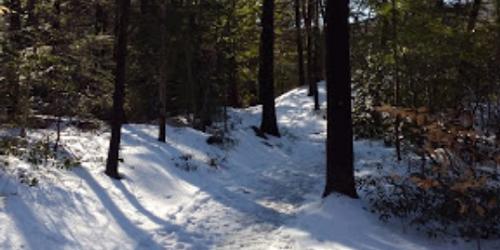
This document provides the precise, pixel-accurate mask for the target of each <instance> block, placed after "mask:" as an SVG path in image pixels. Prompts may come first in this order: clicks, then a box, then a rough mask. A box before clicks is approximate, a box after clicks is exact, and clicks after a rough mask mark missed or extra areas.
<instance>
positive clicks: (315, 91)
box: [311, 0, 321, 110]
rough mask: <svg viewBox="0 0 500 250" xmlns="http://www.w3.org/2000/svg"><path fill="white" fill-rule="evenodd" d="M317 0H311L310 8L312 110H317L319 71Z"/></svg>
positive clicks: (318, 107)
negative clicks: (312, 44) (311, 31)
mask: <svg viewBox="0 0 500 250" xmlns="http://www.w3.org/2000/svg"><path fill="white" fill-rule="evenodd" d="M318 2H319V0H313V2H312V5H313V6H312V8H311V10H313V11H312V13H311V15H312V17H311V18H314V28H313V35H314V52H313V53H314V54H313V60H314V61H313V66H312V68H313V85H312V87H313V96H314V110H319V109H320V106H319V92H318V82H319V80H320V74H321V73H320V72H321V62H320V60H321V30H320V28H319V5H318Z"/></svg>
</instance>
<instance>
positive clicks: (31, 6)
mask: <svg viewBox="0 0 500 250" xmlns="http://www.w3.org/2000/svg"><path fill="white" fill-rule="evenodd" d="M35 7H36V0H28V3H27V5H26V12H27V14H28V20H27V25H28V26H31V27H34V26H36V25H37V24H38V19H37V16H36V11H35Z"/></svg>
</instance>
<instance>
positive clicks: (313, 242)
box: [0, 84, 500, 250]
mask: <svg viewBox="0 0 500 250" xmlns="http://www.w3.org/2000/svg"><path fill="white" fill-rule="evenodd" d="M320 87H321V88H320V97H321V98H320V101H321V102H322V103H323V104H324V102H325V100H324V99H325V95H324V94H325V91H324V84H321V85H320ZM276 105H277V115H278V122H279V124H280V130H281V133H282V137H281V138H274V137H272V138H269V139H268V140H264V139H262V138H259V137H257V136H255V134H254V131H253V130H252V128H251V126H256V125H258V124H259V122H260V107H251V108H248V109H244V110H233V109H230V110H229V114H230V116H231V119H230V120H231V122H232V123H233V124H231V127H232V130H231V131H232V132H231V135H230V136H231V138H233V139H234V140H235V144H234V145H233V146H231V147H229V148H224V149H223V148H220V147H217V146H213V145H208V144H207V143H206V139H207V138H208V135H207V134H204V133H202V132H199V131H196V130H193V129H190V128H174V127H168V128H167V143H165V144H164V143H159V142H157V141H156V133H157V127H156V126H152V125H126V126H124V127H123V130H122V132H123V137H122V145H121V155H122V157H123V158H124V162H123V163H121V164H120V172H121V173H122V174H124V176H125V179H123V180H121V181H114V180H111V179H109V178H108V177H107V176H106V175H105V174H104V173H103V169H104V165H105V159H106V152H107V147H108V142H109V133H82V132H81V131H76V130H72V129H68V130H65V131H63V133H62V145H63V148H64V149H65V150H66V151H68V152H69V153H70V154H71V155H74V156H77V157H78V158H79V159H80V162H81V167H78V168H76V169H73V170H71V171H60V170H56V169H53V168H46V167H42V168H41V169H40V171H37V170H36V169H34V168H33V167H32V166H30V165H29V164H28V163H26V162H23V161H20V160H18V159H15V158H12V159H10V161H11V164H10V166H14V167H13V170H9V171H11V172H9V171H7V172H3V171H0V173H1V175H0V249H16V250H17V249H36V250H45V249H47V250H53V249H56V250H57V249H71V250H73V249H99V250H100V249H106V250H107V249H120V250H122V249H124V250H128V249H139V250H142V249H145V250H146V249H147V250H150V249H167V250H188V249H192V250H209V249H222V250H236V249H246V250H278V249H296V250H320V249H321V250H353V249H361V250H364V249H367V250H414V249H423V250H431V249H439V250H442V249H450V250H451V249H453V250H455V249H457V250H458V249H460V250H462V249H471V244H470V243H463V242H459V243H458V244H456V243H449V242H445V241H437V240H429V239H427V238H425V236H424V237H422V236H421V235H418V234H416V233H413V234H406V233H405V232H404V231H403V230H401V229H400V228H394V227H390V226H388V225H385V224H382V223H380V222H379V221H378V220H377V218H376V216H374V215H372V214H370V213H369V212H367V211H366V210H365V209H364V208H363V207H364V205H365V204H364V203H363V202H362V201H352V200H348V199H345V198H342V197H335V196H333V197H330V198H329V199H326V200H321V199H320V194H321V191H322V187H323V183H324V179H323V178H324V171H325V170H324V166H325V137H326V133H325V130H326V122H325V120H324V119H323V114H321V113H315V112H313V110H312V109H313V103H312V100H311V99H310V98H309V97H307V89H306V88H299V89H296V90H293V91H290V92H289V93H286V94H284V95H282V96H281V97H279V98H277V99H276ZM45 132H46V131H41V132H36V131H33V132H30V135H31V136H33V137H39V138H45V137H46V134H44V133H45ZM355 152H356V161H357V163H356V167H357V168H358V170H360V171H359V172H358V173H357V174H358V175H363V174H371V170H370V166H374V165H377V164H378V165H380V166H384V165H389V164H393V162H394V161H393V152H392V149H387V148H384V147H383V146H382V144H380V143H372V142H368V141H358V142H355ZM365 167H366V168H365ZM21 170H22V171H27V172H28V173H32V174H34V175H35V176H36V177H37V178H39V180H40V183H39V185H38V186H37V187H33V188H30V187H28V186H27V185H23V184H20V183H19V181H18V180H17V179H16V173H17V172H15V171H21ZM499 245H500V242H492V243H491V244H490V245H486V246H485V247H484V248H483V249H488V250H489V249H500V248H499ZM488 246H492V247H490V248H488Z"/></svg>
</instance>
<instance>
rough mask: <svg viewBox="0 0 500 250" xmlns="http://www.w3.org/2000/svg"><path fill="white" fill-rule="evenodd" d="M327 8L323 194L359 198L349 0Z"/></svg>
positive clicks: (331, 3)
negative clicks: (325, 161)
mask: <svg viewBox="0 0 500 250" xmlns="http://www.w3.org/2000/svg"><path fill="white" fill-rule="evenodd" d="M326 9H327V10H326V66H327V67H326V68H327V69H326V70H327V82H328V83H327V84H328V93H327V99H328V111H327V113H328V114H327V116H328V125H327V133H328V134H327V171H326V186H325V191H324V193H323V197H326V196H328V195H330V194H331V193H332V192H339V193H341V194H345V195H347V196H349V197H352V198H357V197H358V195H357V193H356V188H355V183H354V167H353V164H354V163H353V161H354V157H353V142H352V116H351V72H350V71H351V67H350V52H349V49H350V48H349V24H348V20H349V0H328V2H327V7H326Z"/></svg>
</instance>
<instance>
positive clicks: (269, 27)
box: [259, 0, 280, 136]
mask: <svg viewBox="0 0 500 250" xmlns="http://www.w3.org/2000/svg"><path fill="white" fill-rule="evenodd" d="M273 73H274V0H264V4H263V6H262V33H261V44H260V64H259V86H260V88H259V90H260V96H261V97H262V123H261V125H260V130H261V131H262V132H263V133H266V134H270V135H274V136H280V133H279V130H278V124H277V121H276V109H275V103H274V76H273Z"/></svg>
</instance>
